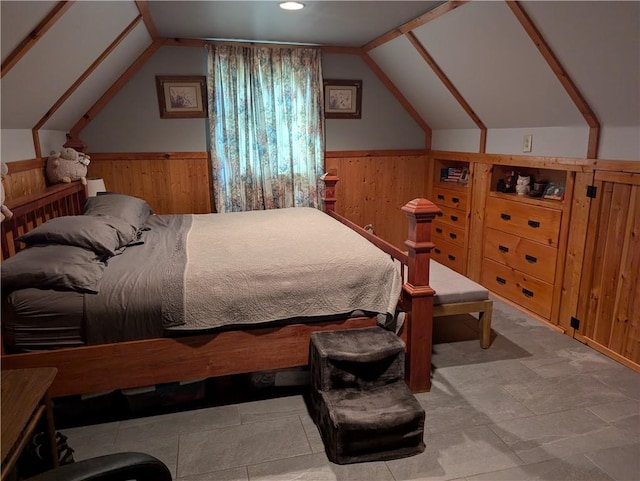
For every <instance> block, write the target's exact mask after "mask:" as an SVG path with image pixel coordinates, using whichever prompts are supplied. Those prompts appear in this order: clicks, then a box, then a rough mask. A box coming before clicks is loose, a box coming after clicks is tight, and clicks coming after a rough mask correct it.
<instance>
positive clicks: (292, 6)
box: [280, 2, 304, 10]
mask: <svg viewBox="0 0 640 481" xmlns="http://www.w3.org/2000/svg"><path fill="white" fill-rule="evenodd" d="M280 8H282V9H284V10H301V9H303V8H304V3H300V2H282V3H281V4H280Z"/></svg>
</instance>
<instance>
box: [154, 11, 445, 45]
mask: <svg viewBox="0 0 640 481" xmlns="http://www.w3.org/2000/svg"><path fill="white" fill-rule="evenodd" d="M278 3H279V2H273V1H257V2H251V1H226V2H218V1H195V2H184V1H159V2H156V1H152V2H149V10H150V11H151V16H152V17H153V21H154V23H155V25H156V27H157V28H158V33H159V34H160V35H161V36H163V37H177V38H211V39H213V38H216V39H234V40H252V41H266V42H291V43H306V44H312V45H335V46H343V47H361V46H362V45H364V44H366V43H367V42H370V41H371V40H373V39H375V38H377V37H379V36H380V35H382V34H383V33H385V32H388V31H389V30H393V29H394V28H396V27H398V26H399V25H402V24H404V23H406V22H408V21H410V20H413V19H414V18H416V17H418V16H420V15H422V14H423V13H426V12H427V11H429V10H431V9H432V8H434V7H435V6H437V5H439V4H442V3H444V2H442V1H436V2H433V1H432V2H422V1H409V2H406V1H374V2H367V1H351V2H340V1H327V0H324V1H305V2H304V4H305V8H304V9H302V10H299V11H286V10H283V9H281V8H279V7H278Z"/></svg>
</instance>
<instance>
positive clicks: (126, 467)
mask: <svg viewBox="0 0 640 481" xmlns="http://www.w3.org/2000/svg"><path fill="white" fill-rule="evenodd" d="M128 480H135V481H172V477H171V473H170V472H169V468H167V466H166V465H165V464H164V463H163V462H162V461H160V460H159V459H157V458H154V457H153V456H150V455H148V454H144V453H116V454H108V455H106V456H99V457H97V458H91V459H85V460H82V461H77V462H75V463H70V464H66V465H64V466H60V467H59V468H55V469H51V470H49V471H45V472H44V473H41V474H38V475H36V476H33V477H31V478H28V479H26V480H25V481H128Z"/></svg>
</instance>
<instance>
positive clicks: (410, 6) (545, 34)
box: [0, 0, 640, 151]
mask: <svg viewBox="0 0 640 481" xmlns="http://www.w3.org/2000/svg"><path fill="white" fill-rule="evenodd" d="M277 3H278V2H272V1H255V2H253V1H159V0H149V1H144V0H139V1H133V0H122V1H76V2H56V1H7V0H2V1H1V2H0V6H1V12H0V19H1V21H2V24H1V29H0V32H1V35H2V37H1V43H0V46H1V50H2V80H1V84H0V85H1V100H2V102H1V114H2V115H1V126H2V129H3V132H4V134H3V137H4V138H5V139H6V132H7V131H8V130H12V131H15V132H17V133H16V136H19V135H25V134H24V132H26V131H31V130H34V131H40V130H41V131H43V132H45V131H62V132H68V131H71V130H72V129H73V128H74V126H75V127H77V126H78V123H79V122H80V121H81V120H82V118H83V116H84V115H85V113H87V112H89V111H90V110H91V109H94V110H95V109H99V108H100V107H101V106H103V105H104V103H106V102H108V100H109V95H111V94H113V93H114V92H117V88H118V87H120V86H121V84H122V83H123V82H126V80H127V78H128V77H127V74H126V73H127V70H128V69H130V68H131V67H132V66H135V65H136V61H137V60H138V59H139V58H141V56H142V58H143V60H144V56H145V52H146V54H148V55H151V54H152V53H153V48H154V47H157V46H159V45H161V44H162V42H163V39H225V40H238V41H253V42H258V41H263V42H270V43H276V42H285V43H296V44H300V43H302V44H313V45H321V46H329V47H331V49H329V50H326V51H327V52H330V53H332V54H334V53H337V54H339V53H349V54H353V53H354V52H355V53H358V54H360V55H361V57H362V58H363V59H364V60H365V61H366V62H367V63H368V64H369V65H370V66H371V67H372V68H373V69H374V70H379V74H380V78H381V79H383V81H384V82H385V84H386V85H387V86H388V87H389V88H390V90H392V91H394V90H396V91H397V96H398V98H399V100H400V101H401V102H402V103H403V105H405V106H406V107H408V109H409V110H412V115H413V117H414V119H415V120H416V122H417V123H418V124H419V125H421V126H422V127H423V128H424V129H425V130H427V131H429V132H430V131H431V130H434V131H470V132H473V135H474V136H477V138H478V139H480V138H481V134H482V132H484V131H486V130H490V129H514V128H556V127H562V128H569V129H571V128H576V129H583V131H584V132H589V131H592V130H593V129H594V128H596V129H597V128H600V127H601V126H602V127H605V128H612V127H623V128H629V129H631V131H632V132H637V130H638V128H639V127H638V126H640V2H637V1H570V2H569V1H567V2H560V1H555V2H550V1H523V2H509V3H507V2H504V1H472V2H440V1H438V2H436V1H305V2H304V3H305V5H306V7H305V8H304V9H303V10H301V11H296V12H286V11H283V10H281V9H279V8H278V7H277ZM514 5H516V7H517V8H513V6H514ZM518 12H520V15H519V14H518ZM523 16H524V20H523ZM33 32H35V33H33ZM536 35H538V36H539V37H536ZM536 38H537V39H536ZM341 49H342V50H341ZM554 62H555V63H554ZM105 94H106V95H105ZM590 129H591V130H590ZM580 135H582V134H580ZM586 136H587V134H585V138H586ZM585 145H586V141H585ZM470 148H471V150H474V149H475V150H476V151H477V144H474V145H472V146H471V147H470Z"/></svg>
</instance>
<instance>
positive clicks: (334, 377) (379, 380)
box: [310, 327, 404, 391]
mask: <svg viewBox="0 0 640 481" xmlns="http://www.w3.org/2000/svg"><path fill="white" fill-rule="evenodd" d="M310 366H311V380H312V387H313V389H315V390H318V391H329V390H331V389H345V388H362V389H370V388H373V387H376V386H383V385H385V384H389V383H392V382H396V381H400V380H402V379H404V343H403V342H402V340H400V338H399V337H398V336H397V335H395V334H394V333H392V332H390V331H387V330H385V329H383V328H381V327H366V328H362V329H349V330H344V331H324V332H316V333H313V334H312V335H311V346H310Z"/></svg>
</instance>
